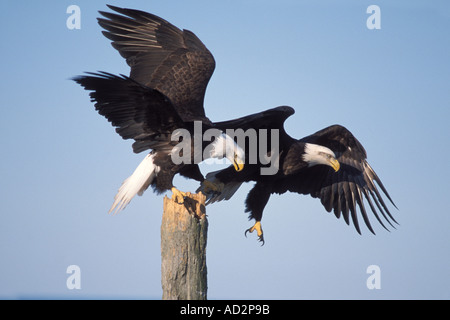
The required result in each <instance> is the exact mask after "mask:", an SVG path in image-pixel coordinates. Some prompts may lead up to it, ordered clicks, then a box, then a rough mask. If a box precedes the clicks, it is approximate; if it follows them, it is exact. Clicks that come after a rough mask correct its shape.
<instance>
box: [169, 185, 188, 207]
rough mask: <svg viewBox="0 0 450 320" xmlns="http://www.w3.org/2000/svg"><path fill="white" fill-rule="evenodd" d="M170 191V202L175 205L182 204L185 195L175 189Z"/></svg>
mask: <svg viewBox="0 0 450 320" xmlns="http://www.w3.org/2000/svg"><path fill="white" fill-rule="evenodd" d="M171 191H172V200H173V201H175V202H177V203H180V204H182V203H184V197H186V193H184V192H181V191H180V190H178V189H177V188H175V187H172V189H171Z"/></svg>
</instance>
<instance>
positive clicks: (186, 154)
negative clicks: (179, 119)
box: [171, 121, 280, 175]
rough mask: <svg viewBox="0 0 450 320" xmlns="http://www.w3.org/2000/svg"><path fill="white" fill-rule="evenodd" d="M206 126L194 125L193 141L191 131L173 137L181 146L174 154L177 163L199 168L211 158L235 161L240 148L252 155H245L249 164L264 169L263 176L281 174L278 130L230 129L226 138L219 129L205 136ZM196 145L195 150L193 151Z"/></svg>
mask: <svg viewBox="0 0 450 320" xmlns="http://www.w3.org/2000/svg"><path fill="white" fill-rule="evenodd" d="M202 125H203V124H202V122H201V121H195V122H194V136H193V137H192V135H191V132H189V131H188V130H187V129H177V130H175V131H174V132H173V133H172V137H171V139H172V141H176V142H178V144H177V145H176V146H175V147H174V148H173V149H172V152H171V158H172V161H173V163H175V164H182V163H184V164H191V163H194V164H199V163H200V162H202V161H203V160H205V159H208V158H211V157H216V158H219V159H222V158H226V159H232V158H233V154H232V153H233V152H234V150H235V149H236V148H235V147H236V145H237V146H239V147H241V148H242V149H244V150H247V151H248V152H247V153H246V154H245V157H246V159H245V163H246V164H258V163H259V164H261V165H262V167H261V169H260V170H261V172H260V173H261V175H274V174H276V173H277V172H278V168H279V156H280V154H279V150H280V148H279V130H278V129H270V130H268V129H259V130H255V129H253V128H250V129H247V130H246V131H244V130H243V129H226V130H225V134H224V132H222V131H221V130H219V129H216V128H211V129H207V130H205V131H204V132H203V129H202ZM269 131H270V132H269ZM213 138H214V140H213V141H212V142H211V143H210V144H208V145H207V146H206V147H205V148H204V149H203V144H204V142H208V141H211V140H212V139H213ZM247 141H248V145H247ZM192 145H193V146H194V148H193V150H192ZM269 145H270V150H269ZM192 153H193V154H192ZM213 153H215V154H213Z"/></svg>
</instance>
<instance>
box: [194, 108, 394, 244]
mask: <svg viewBox="0 0 450 320" xmlns="http://www.w3.org/2000/svg"><path fill="white" fill-rule="evenodd" d="M293 113H294V109H292V108H290V107H279V108H275V109H271V110H267V111H265V112H261V113H257V114H253V115H250V116H246V117H243V118H240V119H236V120H231V121H225V122H221V123H216V124H215V125H216V126H217V127H218V128H221V129H223V130H225V129H227V128H236V127H241V128H243V129H244V130H248V129H252V128H253V129H258V130H259V129H260V128H265V129H275V130H278V131H279V140H278V142H279V156H278V160H279V161H278V171H277V172H276V174H273V175H263V174H261V170H260V169H261V168H262V167H264V166H266V165H264V164H262V163H261V162H258V163H255V164H253V165H248V164H247V163H246V166H245V168H244V169H243V170H242V171H240V172H235V171H234V170H232V168H227V169H223V170H220V171H216V172H212V173H209V174H208V175H207V176H206V179H207V181H210V182H212V183H214V184H215V185H221V188H220V189H221V190H220V191H219V192H217V191H212V190H210V189H208V188H207V186H206V187H205V186H204V185H202V186H201V187H200V188H199V190H200V191H203V192H204V193H207V199H208V203H212V202H215V201H221V200H228V199H230V198H231V196H232V195H233V194H234V193H235V192H236V191H237V189H238V188H239V187H240V185H241V184H242V183H243V182H249V181H255V182H256V184H255V186H254V187H253V189H252V190H251V191H250V192H249V193H248V195H247V199H246V212H249V218H250V219H254V220H255V224H254V225H253V226H252V227H251V228H250V229H248V230H247V231H246V232H245V233H246V234H247V232H250V233H251V232H253V231H255V230H256V231H257V234H258V237H259V240H260V241H262V243H263V244H264V237H263V231H262V227H261V219H262V216H263V210H264V207H265V206H266V204H267V202H268V201H269V198H270V195H271V194H274V193H276V194H283V193H285V192H287V191H290V192H297V193H299V194H305V195H307V194H309V195H311V196H312V197H314V198H319V199H320V200H321V202H322V204H323V206H324V207H325V209H326V210H327V211H328V212H331V211H333V212H334V214H335V215H336V217H337V218H339V217H340V216H341V215H342V216H343V217H344V220H345V222H346V223H347V224H349V223H350V217H351V220H352V221H353V225H354V226H355V228H356V230H357V231H358V233H361V231H360V228H359V223H358V215H357V207H359V209H360V212H361V215H362V218H363V220H364V222H365V224H366V225H367V227H368V229H369V230H370V231H371V232H372V233H374V234H375V232H374V230H373V228H372V226H371V224H370V221H369V217H368V214H367V210H366V208H365V206H364V199H366V201H367V203H368V204H369V206H370V209H371V211H372V212H373V214H374V216H375V218H376V219H377V220H378V222H379V223H380V224H381V225H382V226H383V227H384V228H385V229H387V228H386V226H385V225H384V224H383V221H382V219H381V218H380V215H379V214H378V212H380V213H381V215H382V216H383V217H384V219H385V220H386V221H387V222H388V223H389V224H390V225H391V226H392V227H394V226H393V224H392V222H391V221H390V220H392V221H393V222H395V223H397V222H396V221H395V219H394V218H393V217H392V215H391V213H390V212H389V209H388V207H387V205H386V203H385V201H384V200H383V198H382V196H381V194H380V192H379V190H378V188H377V186H376V184H375V182H376V183H377V184H378V186H379V188H381V190H382V191H383V192H384V194H385V195H386V197H387V198H388V199H389V201H390V202H391V203H392V204H393V205H394V206H395V204H394V202H393V201H392V199H391V197H390V196H389V194H388V192H387V191H386V189H385V187H384V186H383V184H382V182H381V180H380V178H378V176H377V174H376V173H375V171H374V170H373V169H372V168H371V166H370V165H369V163H368V162H367V160H366V158H367V154H366V151H365V150H364V147H363V146H362V145H361V143H360V142H359V141H358V140H357V139H356V138H355V137H354V136H353V134H352V133H351V132H350V131H348V130H347V129H346V128H344V127H342V126H340V125H333V126H330V127H327V128H325V129H322V130H320V131H318V132H316V133H314V134H312V135H310V136H307V137H305V138H303V139H300V140H296V139H294V138H292V137H290V136H289V135H288V134H287V133H286V132H285V130H284V127H283V124H284V122H285V120H286V119H287V118H288V117H289V116H291V115H292V114H293ZM258 138H259V139H261V137H258ZM253 144H254V143H253ZM249 147H250V145H249V144H247V145H246V146H245V150H246V154H247V156H248V153H249V151H248V150H249ZM377 209H378V210H377Z"/></svg>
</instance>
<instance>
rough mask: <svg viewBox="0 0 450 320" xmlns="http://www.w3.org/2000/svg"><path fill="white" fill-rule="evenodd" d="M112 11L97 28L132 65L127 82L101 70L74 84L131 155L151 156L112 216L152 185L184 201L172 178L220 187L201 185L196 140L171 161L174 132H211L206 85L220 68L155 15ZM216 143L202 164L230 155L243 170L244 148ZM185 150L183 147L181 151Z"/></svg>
mask: <svg viewBox="0 0 450 320" xmlns="http://www.w3.org/2000/svg"><path fill="white" fill-rule="evenodd" d="M108 7H109V8H110V9H112V10H114V11H116V12H117V13H119V14H116V13H108V12H100V14H101V15H103V16H104V17H105V18H106V19H105V18H99V19H98V23H99V24H100V26H102V27H103V28H104V29H105V31H103V34H104V35H105V36H106V37H107V38H108V39H110V40H112V46H113V47H114V48H115V49H117V50H118V51H119V53H120V54H121V55H122V57H124V58H125V59H126V61H127V63H128V65H129V66H130V67H131V72H130V76H129V77H127V76H123V75H121V76H116V75H113V74H110V73H106V72H99V73H88V74H87V75H83V76H78V77H75V78H73V80H74V81H76V82H77V83H79V84H80V85H81V86H83V87H84V88H85V89H86V90H89V91H93V92H91V93H90V97H91V100H92V101H93V102H95V108H96V110H97V111H98V112H99V114H100V115H102V116H105V117H106V119H107V120H108V121H109V122H111V124H112V125H113V126H114V127H117V128H116V132H117V133H118V134H119V135H120V136H121V137H122V138H123V139H134V140H135V142H134V144H133V150H134V152H136V153H139V152H142V151H144V150H149V149H150V150H151V152H150V153H149V154H148V155H147V156H146V157H145V158H144V160H143V161H142V162H141V164H140V165H139V166H138V167H137V168H136V170H135V171H134V173H133V174H132V175H131V176H130V177H129V178H128V179H126V180H125V181H124V182H123V184H122V186H121V187H120V189H119V191H118V193H117V195H116V196H115V201H114V203H113V205H112V207H111V209H110V212H112V211H114V210H115V212H118V211H120V210H122V209H124V208H125V207H126V205H127V204H128V203H129V202H130V201H131V199H132V198H133V197H134V196H135V195H136V194H139V195H142V193H143V192H144V191H145V190H146V189H147V188H148V187H149V186H150V185H151V186H152V187H153V188H154V190H155V191H156V192H158V193H161V192H164V191H166V190H171V191H172V192H173V198H174V200H175V201H177V202H179V203H182V202H183V198H184V196H185V193H184V192H181V191H179V190H178V189H176V188H175V187H174V186H173V184H172V180H173V177H174V175H175V174H180V175H182V176H184V177H187V178H191V179H195V180H198V181H201V182H203V183H204V184H206V185H208V186H209V188H211V189H215V187H214V185H211V184H208V181H204V177H203V175H202V173H201V172H200V169H199V167H198V161H197V162H196V161H195V160H196V159H194V157H195V156H196V152H197V153H198V151H197V150H194V149H195V146H194V142H195V139H194V140H192V141H191V144H192V146H191V149H192V150H191V151H192V152H190V155H191V156H190V159H189V160H190V161H184V162H181V163H175V162H174V161H173V159H172V156H173V150H174V147H176V146H177V144H178V143H179V142H180V140H181V138H180V140H178V141H177V139H174V138H176V135H174V132H179V130H186V131H187V132H189V133H190V134H191V136H194V135H195V132H194V131H195V123H198V122H200V124H201V125H202V126H201V132H200V133H199V134H200V135H203V134H204V133H205V131H207V130H208V129H212V128H213V127H214V124H213V122H211V121H210V120H209V119H208V118H207V117H206V115H205V110H204V106H203V101H204V95H205V91H206V87H207V84H208V82H209V79H210V77H211V75H212V74H213V71H214V68H215V61H214V58H213V56H212V55H211V53H210V52H209V50H208V49H207V48H206V47H205V45H204V44H203V43H202V42H201V41H200V40H199V39H198V38H197V37H196V36H195V35H194V34H193V33H192V32H190V31H188V30H180V29H178V28H177V27H175V26H173V25H172V24H170V23H169V22H167V21H165V20H163V19H161V18H159V17H157V16H155V15H152V14H150V13H146V12H142V11H138V10H132V9H122V8H118V7H114V6H111V5H109V6H108ZM177 130H178V131H177ZM213 137H214V141H203V140H201V146H200V149H201V150H200V152H201V153H203V151H204V150H205V149H206V148H207V147H208V146H210V147H211V148H210V149H209V150H210V152H209V153H206V155H205V154H204V153H203V155H205V157H204V158H208V157H214V158H223V157H227V158H228V160H230V161H231V163H233V164H234V166H235V170H237V171H239V170H242V168H243V166H244V152H243V150H242V149H240V148H239V146H238V145H237V144H236V143H235V142H234V141H233V140H231V139H230V137H229V136H227V135H226V134H224V133H222V134H216V135H215V136H213ZM211 139H212V137H211ZM230 149H231V150H230ZM188 151H189V150H188ZM184 152H186V150H185V149H183V150H182V151H181V153H184ZM204 158H201V160H204Z"/></svg>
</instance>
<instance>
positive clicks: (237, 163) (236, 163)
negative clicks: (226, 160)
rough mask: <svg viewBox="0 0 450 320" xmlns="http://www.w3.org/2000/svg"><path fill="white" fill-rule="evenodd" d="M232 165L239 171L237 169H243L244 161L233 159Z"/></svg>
mask: <svg viewBox="0 0 450 320" xmlns="http://www.w3.org/2000/svg"><path fill="white" fill-rule="evenodd" d="M233 165H234V169H235V170H236V171H237V172H239V171H241V170H242V169H244V163H243V162H240V161H239V160H236V159H235V160H234V162H233Z"/></svg>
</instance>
